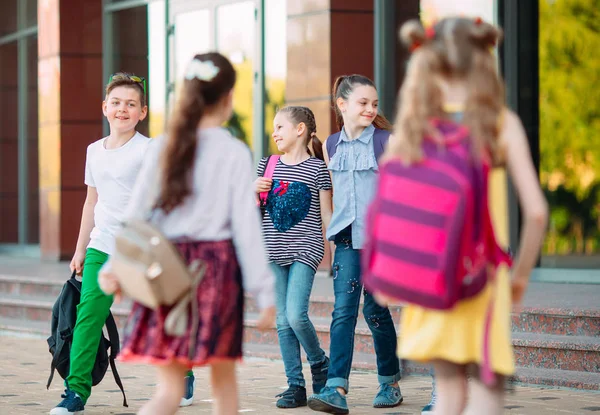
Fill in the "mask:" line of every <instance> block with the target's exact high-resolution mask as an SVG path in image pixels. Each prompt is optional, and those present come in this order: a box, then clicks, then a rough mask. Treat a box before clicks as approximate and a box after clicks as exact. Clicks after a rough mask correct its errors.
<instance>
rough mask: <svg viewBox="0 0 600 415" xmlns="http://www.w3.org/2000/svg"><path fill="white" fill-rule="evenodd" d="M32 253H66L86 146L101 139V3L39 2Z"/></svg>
mask: <svg viewBox="0 0 600 415" xmlns="http://www.w3.org/2000/svg"><path fill="white" fill-rule="evenodd" d="M38 22H39V24H38V45H39V46H38V52H39V63H38V72H39V89H38V98H39V103H38V105H39V166H40V169H39V179H40V180H39V187H40V249H41V253H42V257H43V258H45V259H55V260H58V259H69V258H70V256H71V255H72V254H73V251H74V248H75V243H76V240H77V235H78V232H79V224H80V219H81V209H82V206H83V201H84V199H85V194H86V188H85V185H84V183H83V175H84V165H85V153H86V147H87V146H88V144H90V143H91V142H93V141H95V140H97V139H99V138H100V137H101V136H102V111H101V103H102V99H103V93H102V85H103V81H102V1H101V0H86V1H80V0H40V1H39V2H38Z"/></svg>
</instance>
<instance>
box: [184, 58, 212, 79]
mask: <svg viewBox="0 0 600 415" xmlns="http://www.w3.org/2000/svg"><path fill="white" fill-rule="evenodd" d="M220 70H221V69H220V68H219V67H218V66H216V65H215V64H214V62H213V61H211V60H206V61H201V60H198V59H194V60H192V62H191V63H190V64H189V66H188V68H187V70H186V72H185V79H187V80H188V81H191V80H192V79H199V80H201V81H206V82H210V81H212V80H213V79H214V78H215V76H217V74H218V73H219V71H220Z"/></svg>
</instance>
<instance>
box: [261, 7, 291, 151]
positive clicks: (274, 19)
mask: <svg viewBox="0 0 600 415" xmlns="http://www.w3.org/2000/svg"><path fill="white" fill-rule="evenodd" d="M265 9H266V10H265V89H266V91H265V133H266V134H267V137H269V140H268V142H269V150H268V153H269V154H273V153H277V146H276V145H275V142H273V140H271V139H270V137H271V134H273V118H274V117H275V113H276V111H277V109H278V108H281V107H283V106H284V104H285V81H286V74H287V36H286V31H287V2H285V1H280V0H266V1H265Z"/></svg>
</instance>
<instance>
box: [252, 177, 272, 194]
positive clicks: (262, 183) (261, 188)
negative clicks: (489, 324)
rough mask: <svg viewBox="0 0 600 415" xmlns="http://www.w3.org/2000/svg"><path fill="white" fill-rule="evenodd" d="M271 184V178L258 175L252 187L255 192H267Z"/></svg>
mask: <svg viewBox="0 0 600 415" xmlns="http://www.w3.org/2000/svg"><path fill="white" fill-rule="evenodd" d="M272 186H273V179H267V178H265V177H259V178H258V179H256V180H255V181H254V187H255V190H256V193H262V192H268V191H269V190H271V187H272Z"/></svg>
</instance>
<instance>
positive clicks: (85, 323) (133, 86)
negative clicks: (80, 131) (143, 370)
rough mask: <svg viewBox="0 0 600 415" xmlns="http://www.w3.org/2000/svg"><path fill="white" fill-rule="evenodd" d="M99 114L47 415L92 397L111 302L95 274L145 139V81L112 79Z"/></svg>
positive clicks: (109, 248)
mask: <svg viewBox="0 0 600 415" xmlns="http://www.w3.org/2000/svg"><path fill="white" fill-rule="evenodd" d="M102 111H103V112H104V116H105V117H106V118H107V119H108V123H109V124H110V135H109V136H108V137H105V138H102V139H100V140H98V141H96V142H94V143H92V144H90V145H89V146H88V148H87V156H86V163H85V184H86V185H87V197H86V199H85V204H84V206H83V213H82V215H81V227H80V230H79V238H78V240H77V248H76V251H75V255H74V256H73V260H72V261H71V265H70V267H71V271H76V272H77V274H78V275H82V274H83V277H82V287H81V302H80V304H79V305H78V306H77V323H76V325H75V330H74V333H73V343H72V345H71V359H70V373H69V376H68V377H67V379H66V381H67V382H66V383H67V390H66V392H65V394H64V395H63V398H64V399H63V401H62V402H61V403H60V404H58V406H57V407H56V408H54V409H52V410H51V411H50V414H53V415H56V414H75V413H83V410H84V406H85V403H86V402H87V400H88V398H89V397H90V394H91V391H92V369H93V367H94V363H95V361H96V353H97V352H98V347H99V344H100V338H101V334H102V327H103V326H104V323H105V321H106V318H107V317H108V314H109V311H110V307H111V305H112V303H113V297H112V296H107V295H105V294H104V293H103V292H102V291H101V290H100V288H99V287H98V272H99V270H100V268H101V267H102V265H103V264H104V263H105V262H106V260H107V259H108V256H109V255H111V254H112V253H113V249H114V235H115V232H116V231H117V230H118V229H119V228H120V226H121V221H122V219H123V213H124V210H125V208H126V206H127V204H128V202H129V198H130V196H131V191H132V189H133V185H134V184H135V180H136V178H137V175H138V172H139V170H140V168H141V165H142V160H143V158H144V155H145V153H146V149H147V147H148V144H149V143H150V139H149V138H148V137H145V136H143V135H142V134H140V133H138V132H137V131H136V130H135V128H136V126H137V124H138V122H140V121H142V120H143V119H144V118H146V115H147V113H148V107H147V106H146V81H145V80H144V79H143V78H140V77H137V76H134V75H130V74H126V73H117V74H115V75H113V76H112V77H111V79H110V81H109V83H108V85H107V86H106V98H105V100H104V102H103V103H102Z"/></svg>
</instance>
